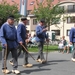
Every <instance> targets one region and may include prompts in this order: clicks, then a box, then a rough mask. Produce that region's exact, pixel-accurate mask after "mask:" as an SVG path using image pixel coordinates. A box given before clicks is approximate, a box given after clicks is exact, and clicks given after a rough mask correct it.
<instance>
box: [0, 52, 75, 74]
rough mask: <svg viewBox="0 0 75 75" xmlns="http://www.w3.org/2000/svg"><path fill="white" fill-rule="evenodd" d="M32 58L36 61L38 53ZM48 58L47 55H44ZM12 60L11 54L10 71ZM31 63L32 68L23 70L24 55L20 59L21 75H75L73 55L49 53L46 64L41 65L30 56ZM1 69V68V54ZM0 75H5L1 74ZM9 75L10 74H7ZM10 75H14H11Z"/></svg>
mask: <svg viewBox="0 0 75 75" xmlns="http://www.w3.org/2000/svg"><path fill="white" fill-rule="evenodd" d="M31 54H32V56H33V57H34V58H35V59H36V57H37V53H31ZM44 56H45V57H46V54H45V53H44ZM10 59H11V54H9V57H8V60H7V66H8V69H9V70H10V71H11V70H12V66H11V65H10V64H9V60H10ZM29 63H32V64H33V67H32V68H23V67H22V65H23V54H21V55H20V57H19V59H18V64H19V66H18V70H19V71H20V72H21V74H20V75H75V62H72V61H71V53H69V54H67V53H64V54H62V53H59V52H50V53H48V60H47V63H46V64H40V63H38V62H36V61H34V60H33V59H32V58H31V57H30V56H29ZM0 67H1V52H0ZM0 75H4V74H3V73H2V72H1V68H0ZM7 75H8V74H7ZM9 75H14V74H13V73H10V74H9Z"/></svg>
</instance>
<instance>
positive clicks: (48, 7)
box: [33, 0, 64, 27]
mask: <svg viewBox="0 0 75 75" xmlns="http://www.w3.org/2000/svg"><path fill="white" fill-rule="evenodd" d="M36 4H37V6H34V10H33V14H34V15H35V16H36V17H37V19H38V20H40V19H45V21H46V25H47V26H48V27H50V26H51V25H52V24H55V23H57V22H58V21H59V20H60V18H61V14H62V13H63V12H64V11H63V10H62V9H61V7H59V4H57V5H53V4H52V0H43V1H42V2H41V3H40V2H39V1H38V0H36ZM55 25H56V24H55Z"/></svg>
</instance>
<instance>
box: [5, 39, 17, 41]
mask: <svg viewBox="0 0 75 75" xmlns="http://www.w3.org/2000/svg"><path fill="white" fill-rule="evenodd" d="M6 40H7V41H16V39H6Z"/></svg>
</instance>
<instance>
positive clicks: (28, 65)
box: [23, 64, 33, 68]
mask: <svg viewBox="0 0 75 75" xmlns="http://www.w3.org/2000/svg"><path fill="white" fill-rule="evenodd" d="M32 66H33V65H32V64H26V65H23V67H25V68H27V67H28V68H30V67H32Z"/></svg>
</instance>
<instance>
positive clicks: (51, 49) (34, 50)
mask: <svg viewBox="0 0 75 75" xmlns="http://www.w3.org/2000/svg"><path fill="white" fill-rule="evenodd" d="M28 50H29V52H38V47H32V48H28ZM43 50H44V52H45V51H47V46H44V49H43ZM57 50H58V46H57V45H49V46H48V51H49V52H50V51H57Z"/></svg>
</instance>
